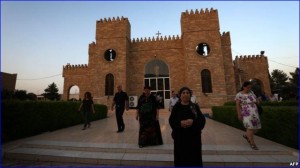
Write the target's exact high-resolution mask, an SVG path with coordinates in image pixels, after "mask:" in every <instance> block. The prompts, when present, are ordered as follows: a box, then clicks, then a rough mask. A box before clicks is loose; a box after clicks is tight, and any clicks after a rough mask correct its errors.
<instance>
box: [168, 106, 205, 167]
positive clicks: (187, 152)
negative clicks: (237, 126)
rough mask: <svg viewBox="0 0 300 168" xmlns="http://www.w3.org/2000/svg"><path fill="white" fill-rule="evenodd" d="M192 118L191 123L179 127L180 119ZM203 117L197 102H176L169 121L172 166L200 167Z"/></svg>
mask: <svg viewBox="0 0 300 168" xmlns="http://www.w3.org/2000/svg"><path fill="white" fill-rule="evenodd" d="M186 119H193V125H192V126H191V127H188V128H183V127H181V124H180V121H181V120H186ZM205 121H206V119H205V117H204V115H203V114H202V112H201V111H200V108H199V106H198V105H197V104H193V103H191V102H190V104H189V105H182V104H181V103H180V102H178V103H176V105H175V106H174V107H173V110H172V112H171V115H170V118H169V123H170V126H171V128H172V130H173V131H172V138H173V140H174V166H198V167H202V142H201V131H202V129H203V128H204V125H205Z"/></svg>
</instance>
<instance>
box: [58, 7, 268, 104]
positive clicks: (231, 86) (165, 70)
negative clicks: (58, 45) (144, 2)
mask: <svg viewBox="0 0 300 168" xmlns="http://www.w3.org/2000/svg"><path fill="white" fill-rule="evenodd" d="M180 22H181V23H180V26H181V35H180V36H178V35H177V36H164V37H162V36H157V37H152V38H137V39H131V26H130V22H129V20H128V18H124V17H121V18H119V17H117V18H108V19H106V18H105V19H100V20H98V21H96V41H95V42H92V43H90V44H89V50H88V55H89V58H88V64H83V65H71V64H67V65H64V66H63V77H64V90H63V99H64V100H68V99H69V95H70V94H69V92H70V89H71V87H72V86H78V87H79V90H80V91H79V97H80V98H81V99H83V95H84V93H85V92H86V91H89V92H91V93H92V95H93V99H94V101H95V102H96V103H101V104H105V105H108V106H110V105H111V103H112V99H113V95H114V94H115V92H116V87H117V85H122V87H123V90H124V91H126V92H127V93H128V95H129V96H140V95H141V94H142V93H143V87H144V86H145V85H148V86H150V87H151V89H152V91H151V92H153V94H158V95H160V96H161V97H162V98H163V104H164V106H165V108H168V106H167V104H168V101H169V99H170V96H171V92H172V91H173V90H174V91H175V92H177V91H178V90H179V89H180V88H181V87H183V86H188V87H190V88H191V89H192V91H193V94H194V95H196V97H197V100H198V102H199V104H200V106H201V107H211V106H215V105H222V104H223V103H224V102H227V101H233V100H234V96H235V95H236V93H237V91H238V90H239V89H240V87H241V85H242V83H243V82H244V81H246V80H250V79H255V80H256V81H258V83H259V85H260V87H261V91H262V92H265V93H267V94H269V93H270V92H271V89H270V82H269V71H268V59H267V57H266V56H264V54H263V53H261V54H260V55H255V56H254V55H251V56H250V55H249V56H236V57H235V59H234V60H232V52H231V40H230V33H229V32H223V33H220V31H219V30H220V25H219V18H218V11H217V10H216V9H210V10H208V9H205V10H203V9H201V10H200V11H199V10H195V11H193V10H191V11H186V12H182V14H181V21H180Z"/></svg>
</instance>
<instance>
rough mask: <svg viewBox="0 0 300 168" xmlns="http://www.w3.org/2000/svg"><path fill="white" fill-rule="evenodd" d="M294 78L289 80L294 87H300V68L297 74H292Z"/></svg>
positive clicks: (297, 69) (296, 71)
mask: <svg viewBox="0 0 300 168" xmlns="http://www.w3.org/2000/svg"><path fill="white" fill-rule="evenodd" d="M290 75H291V76H292V78H289V80H290V82H291V84H292V85H294V86H296V87H299V80H298V79H299V68H296V70H295V72H290Z"/></svg>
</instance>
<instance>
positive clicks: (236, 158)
mask: <svg viewBox="0 0 300 168" xmlns="http://www.w3.org/2000/svg"><path fill="white" fill-rule="evenodd" d="M262 148H263V149H262V150H258V151H254V150H252V149H250V148H249V147H248V148H247V147H245V146H238V145H235V146H229V145H227V146H224V145H223V146H221V145H220V146H210V145H203V162H204V165H206V166H289V164H290V163H291V162H297V161H298V154H294V153H289V152H287V151H284V150H281V148H280V147H276V146H264V147H262ZM3 159H5V160H23V161H29V162H31V163H36V162H39V163H40V162H43V163H51V165H59V164H62V163H63V164H65V165H74V164H81V165H82V164H83V165H84V164H86V165H110V166H172V165H173V145H172V144H164V145H159V146H150V147H145V148H139V147H138V146H137V144H116V143H115V144H114V143H86V142H85V143H83V142H68V141H47V140H35V141H28V142H25V143H23V144H21V145H19V146H17V147H15V148H13V149H10V150H7V151H5V152H4V156H3Z"/></svg>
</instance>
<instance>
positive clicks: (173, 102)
mask: <svg viewBox="0 0 300 168" xmlns="http://www.w3.org/2000/svg"><path fill="white" fill-rule="evenodd" d="M178 100H179V98H178V97H177V95H176V93H175V92H174V90H172V97H171V98H170V104H169V111H170V112H172V109H173V107H174V106H175V104H176V103H177V102H178Z"/></svg>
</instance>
